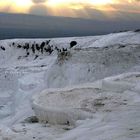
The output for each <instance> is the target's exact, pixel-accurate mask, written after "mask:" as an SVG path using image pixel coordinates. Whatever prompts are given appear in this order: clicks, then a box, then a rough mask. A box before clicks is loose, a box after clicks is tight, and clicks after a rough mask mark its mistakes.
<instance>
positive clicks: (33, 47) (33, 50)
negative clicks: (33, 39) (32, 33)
mask: <svg viewBox="0 0 140 140" xmlns="http://www.w3.org/2000/svg"><path fill="white" fill-rule="evenodd" d="M31 49H32V52H33V53H35V46H34V44H32V47H31Z"/></svg>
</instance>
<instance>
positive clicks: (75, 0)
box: [0, 0, 140, 19]
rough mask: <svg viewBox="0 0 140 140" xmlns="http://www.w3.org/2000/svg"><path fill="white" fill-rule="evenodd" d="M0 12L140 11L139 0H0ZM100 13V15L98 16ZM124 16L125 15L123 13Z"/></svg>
mask: <svg viewBox="0 0 140 140" xmlns="http://www.w3.org/2000/svg"><path fill="white" fill-rule="evenodd" d="M0 12H13V13H30V14H36V15H53V16H68V17H83V18H95V19H96V18H98V17H99V18H102V17H103V16H109V17H113V16H114V17H115V16H116V15H119V16H121V14H122V12H126V13H140V1H139V0H123V1H122V0H0ZM99 15H100V16H99ZM125 16H126V15H125Z"/></svg>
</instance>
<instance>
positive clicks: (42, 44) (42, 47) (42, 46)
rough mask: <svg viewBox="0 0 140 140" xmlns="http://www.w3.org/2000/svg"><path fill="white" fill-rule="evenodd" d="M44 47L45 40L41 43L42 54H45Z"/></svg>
mask: <svg viewBox="0 0 140 140" xmlns="http://www.w3.org/2000/svg"><path fill="white" fill-rule="evenodd" d="M44 47H45V42H42V43H41V45H40V49H41V53H42V54H43V50H44Z"/></svg>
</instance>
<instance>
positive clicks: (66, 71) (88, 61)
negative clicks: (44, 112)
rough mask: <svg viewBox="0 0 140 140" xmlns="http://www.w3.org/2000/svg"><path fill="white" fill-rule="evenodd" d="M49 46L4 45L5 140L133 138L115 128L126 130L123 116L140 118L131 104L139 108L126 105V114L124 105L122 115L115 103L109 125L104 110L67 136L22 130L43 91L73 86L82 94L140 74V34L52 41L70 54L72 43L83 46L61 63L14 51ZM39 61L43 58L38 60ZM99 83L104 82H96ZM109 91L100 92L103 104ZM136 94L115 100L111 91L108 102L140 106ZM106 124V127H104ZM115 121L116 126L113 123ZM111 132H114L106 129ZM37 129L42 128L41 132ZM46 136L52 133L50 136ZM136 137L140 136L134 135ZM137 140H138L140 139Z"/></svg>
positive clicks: (0, 78) (1, 113)
mask: <svg viewBox="0 0 140 140" xmlns="http://www.w3.org/2000/svg"><path fill="white" fill-rule="evenodd" d="M46 40H48V39H14V40H2V41H0V46H4V47H5V49H6V50H5V51H4V50H1V49H0V71H1V73H0V83H1V85H0V124H1V126H0V138H3V139H6V138H7V139H14V140H25V139H30V140H31V139H35V138H34V137H36V139H40V140H46V139H58V138H60V139H70V140H73V139H80V138H81V137H80V135H82V133H83V134H85V136H82V138H83V139H84V140H86V139H92V138H93V135H92V133H93V134H96V132H99V133H98V134H99V135H97V137H95V139H97V140H98V139H99V140H102V139H103V140H109V139H110V140H111V138H110V137H109V136H108V135H107V134H106V133H107V132H108V133H111V130H112V131H114V133H113V134H112V137H113V138H114V137H115V134H116V135H117V137H118V140H123V139H126V138H128V137H126V136H125V137H124V138H123V137H121V136H120V134H121V133H123V134H124V133H125V132H126V133H128V132H129V131H125V132H124V131H121V132H120V131H117V130H119V129H120V130H121V128H122V126H118V127H116V125H117V124H118V125H121V121H122V122H123V121H125V118H123V116H124V115H126V114H129V113H130V119H131V118H133V117H134V116H133V113H136V114H137V113H138V111H137V110H138V108H139V107H138V106H139V105H138V104H137V103H135V101H133V100H128V104H129V103H130V104H131V103H132V104H134V106H130V108H129V106H127V105H126V106H125V108H124V109H123V105H122V106H121V105H120V106H119V107H118V112H116V110H115V108H113V105H114V104H113V103H112V102H111V104H109V107H112V111H111V112H112V113H109V114H108V112H107V119H106V117H105V116H106V113H104V112H102V111H103V110H101V112H100V111H99V112H97V113H96V115H95V118H96V119H92V120H86V121H81V122H79V123H78V125H77V127H76V128H74V129H72V130H71V131H69V132H68V133H67V131H66V130H64V129H67V126H66V128H65V127H62V126H47V127H44V125H43V126H42V125H41V124H34V125H33V124H28V123H24V124H23V123H21V122H22V121H23V120H24V119H25V118H27V117H30V116H33V115H34V112H33V110H32V108H31V104H30V100H31V97H32V96H33V95H35V94H38V93H40V92H41V91H42V90H44V89H47V91H48V90H51V89H48V88H62V87H66V89H67V90H68V89H69V88H70V89H71V87H72V86H75V85H79V84H82V85H81V86H79V90H80V89H81V90H80V92H83V90H82V88H83V87H85V88H86V87H87V86H89V85H90V87H92V88H93V87H96V88H97V87H98V88H100V87H101V81H102V79H103V78H105V77H109V76H112V75H117V74H121V73H124V72H139V71H140V66H139V64H140V60H139V56H140V33H135V32H124V33H117V34H109V35H106V36H105V35H104V36H95V37H92V36H91V37H73V38H54V39H51V44H52V45H54V46H57V47H58V48H63V47H64V48H69V43H70V42H71V41H72V40H75V41H77V42H78V44H77V45H76V46H75V47H74V48H72V49H70V53H71V57H69V58H68V60H64V61H61V62H60V61H58V58H57V53H56V52H55V51H54V52H53V53H52V54H51V55H48V54H43V55H42V54H41V53H40V52H37V54H33V53H32V51H31V50H30V55H29V56H28V57H25V55H26V51H25V50H23V49H18V48H16V47H12V46H11V47H10V45H11V44H12V43H13V42H15V43H17V44H18V43H19V44H24V43H26V42H29V43H30V44H32V43H34V42H37V43H41V42H42V41H46ZM35 55H38V56H39V57H38V58H37V59H35ZM19 56H21V59H18V58H19ZM136 79H137V78H136ZM96 80H99V81H100V80H101V81H100V82H95V81H96ZM109 81H110V80H109ZM136 81H137V80H136ZM93 82H94V83H93ZM86 83H88V84H86ZM91 83H93V84H91ZM111 83H112V81H111ZM122 83H123V81H122ZM132 83H133V82H132ZM112 86H113V85H111V87H112ZM128 86H129V85H128ZM109 87H110V86H109ZM109 87H107V88H109ZM118 87H119V86H118ZM126 87H127V86H126ZM92 88H91V91H92ZM113 89H114V88H113ZM116 89H119V88H116ZM53 90H54V89H53ZM67 90H66V91H67ZM104 90H105V89H101V94H99V96H98V98H100V95H101V97H102V96H103V94H106V92H105V93H104ZM51 91H52V90H51ZM55 91H57V90H55ZM137 91H138V92H139V87H138V85H137V87H136V91H133V92H134V94H133V92H132V93H131V91H130V94H129V92H128V93H126V94H122V93H119V94H118V95H117V97H116V98H115V95H116V91H113V92H110V91H109V93H108V94H107V96H109V97H110V96H111V97H112V96H114V98H115V99H117V101H118V102H120V101H121V100H120V99H124V100H125V98H127V97H128V98H129V97H130V96H131V97H133V98H136V99H137V102H139V95H138V93H137ZM119 97H120V98H119ZM95 98H96V96H95ZM114 98H113V99H112V100H113V101H114V100H115V99H114ZM114 102H115V101H114ZM107 103H109V101H107ZM132 110H133V111H132ZM135 110H136V111H135ZM115 113H118V115H119V114H120V116H118V117H117V115H114V114H115ZM121 114H122V116H121ZM123 114H124V115H123ZM138 116H139V114H138ZM104 119H105V122H104V121H103V120H104ZM112 119H115V120H116V121H115V122H114V121H112ZM106 120H107V121H106ZM134 120H136V122H137V117H136V118H134ZM91 122H92V123H91ZM132 123H133V122H132ZM134 123H135V121H134ZM126 124H127V121H126ZM94 125H95V126H96V128H97V129H96V128H95V127H94ZM108 125H109V126H108ZM108 127H109V129H106V128H108ZM9 128H10V129H9ZM36 128H38V130H37V129H36ZM115 128H116V129H115ZM93 129H94V130H95V131H94V132H93V131H92V130H93ZM130 129H131V128H130ZM90 130H91V131H90ZM109 130H110V131H109ZM46 131H47V132H48V133H46ZM130 131H131V130H130ZM103 132H104V133H103ZM138 132H139V131H138ZM132 133H133V132H132ZM134 133H136V131H134ZM25 134H26V136H25ZM101 134H102V135H101ZM136 134H137V133H136ZM105 135H106V137H107V138H106V137H105ZM134 136H136V135H135V134H134ZM113 138H112V139H113ZM119 138H120V139H119ZM129 139H132V138H131V137H130V138H129ZM133 139H134V137H133ZM136 139H138V138H137V137H136ZM126 140H127V139H126Z"/></svg>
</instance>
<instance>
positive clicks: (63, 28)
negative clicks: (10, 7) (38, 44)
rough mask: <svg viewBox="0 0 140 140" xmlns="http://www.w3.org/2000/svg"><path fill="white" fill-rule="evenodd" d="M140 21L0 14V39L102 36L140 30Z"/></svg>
mask: <svg viewBox="0 0 140 140" xmlns="http://www.w3.org/2000/svg"><path fill="white" fill-rule="evenodd" d="M139 25H140V21H131V20H130V21H128V20H126V21H125V20H123V21H120V20H116V21H107V20H106V21H101V20H100V21H97V20H90V19H80V18H68V17H53V16H46V17H45V16H34V15H26V14H7V13H0V39H8V38H48V37H68V36H69V37H70V36H87V35H100V34H106V33H110V32H114V31H119V30H132V29H136V28H139Z"/></svg>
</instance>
